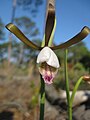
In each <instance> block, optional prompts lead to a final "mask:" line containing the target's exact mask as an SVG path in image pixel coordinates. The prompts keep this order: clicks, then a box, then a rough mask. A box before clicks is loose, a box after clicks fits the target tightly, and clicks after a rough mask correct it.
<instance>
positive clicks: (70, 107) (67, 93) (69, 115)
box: [65, 49, 72, 120]
mask: <svg viewBox="0 0 90 120" xmlns="http://www.w3.org/2000/svg"><path fill="white" fill-rule="evenodd" d="M65 83H66V95H67V104H68V108H67V110H68V117H69V120H72V106H71V104H70V93H69V81H68V71H67V49H66V50H65Z"/></svg>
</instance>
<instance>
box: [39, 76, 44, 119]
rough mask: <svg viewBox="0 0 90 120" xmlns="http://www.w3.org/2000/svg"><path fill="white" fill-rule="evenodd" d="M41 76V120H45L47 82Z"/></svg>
mask: <svg viewBox="0 0 90 120" xmlns="http://www.w3.org/2000/svg"><path fill="white" fill-rule="evenodd" d="M40 77H41V90H40V92H41V96H40V119H39V120H44V105H45V83H44V80H43V78H42V76H41V75H40Z"/></svg>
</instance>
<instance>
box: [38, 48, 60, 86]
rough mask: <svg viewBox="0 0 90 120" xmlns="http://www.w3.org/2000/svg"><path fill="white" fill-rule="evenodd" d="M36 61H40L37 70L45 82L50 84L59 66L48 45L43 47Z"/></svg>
mask: <svg viewBox="0 0 90 120" xmlns="http://www.w3.org/2000/svg"><path fill="white" fill-rule="evenodd" d="M37 63H40V66H39V72H40V74H41V75H42V78H43V79H44V81H45V83H47V84H51V83H52V80H53V79H54V77H55V75H56V73H57V72H58V68H59V60H58V58H57V56H56V54H55V53H54V52H53V51H52V50H51V49H50V48H49V47H44V48H43V49H42V50H41V51H40V53H39V55H38V57H37Z"/></svg>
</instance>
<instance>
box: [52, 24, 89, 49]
mask: <svg viewBox="0 0 90 120" xmlns="http://www.w3.org/2000/svg"><path fill="white" fill-rule="evenodd" d="M88 34H90V29H89V28H88V27H87V26H85V27H84V28H83V29H82V30H81V32H80V33H78V34H77V35H76V36H74V37H73V38H71V39H70V40H68V41H67V42H65V43H62V44H60V45H57V46H54V47H51V49H53V50H57V49H66V48H68V47H70V46H71V45H74V44H76V43H78V42H80V41H81V40H83V39H84V38H85V37H87V35H88Z"/></svg>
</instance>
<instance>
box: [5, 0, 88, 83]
mask: <svg viewBox="0 0 90 120" xmlns="http://www.w3.org/2000/svg"><path fill="white" fill-rule="evenodd" d="M46 13H47V14H46V26H45V35H44V36H45V39H44V45H43V46H38V45H36V44H34V43H33V42H32V41H30V40H29V39H28V38H27V37H26V36H25V35H24V34H23V33H22V32H21V31H20V30H19V29H18V28H17V27H16V26H15V25H14V24H12V23H9V24H8V25H6V28H7V29H8V30H9V31H10V32H12V33H13V34H14V35H15V36H16V37H17V38H19V39H20V40H21V41H22V42H24V43H25V44H26V45H28V46H29V47H31V48H33V49H35V50H39V51H40V53H39V55H38V57H37V63H39V72H40V74H41V75H42V78H43V79H44V81H45V83H47V84H51V83H52V80H53V79H54V78H55V75H56V73H57V71H58V68H59V60H58V58H57V56H56V55H55V53H54V52H53V50H57V49H66V48H68V47H70V46H71V45H73V44H76V43H78V42H80V41H81V40H83V39H84V38H85V37H86V36H87V35H88V34H89V33H90V29H89V28H88V27H86V26H85V27H84V28H83V29H82V30H81V32H79V33H78V34H77V35H76V36H74V37H73V38H71V39H70V40H68V41H66V42H65V43H62V44H60V45H57V46H53V47H52V45H51V43H52V39H53V36H54V32H55V26H56V17H55V3H54V0H49V1H48V4H47V12H46Z"/></svg>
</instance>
